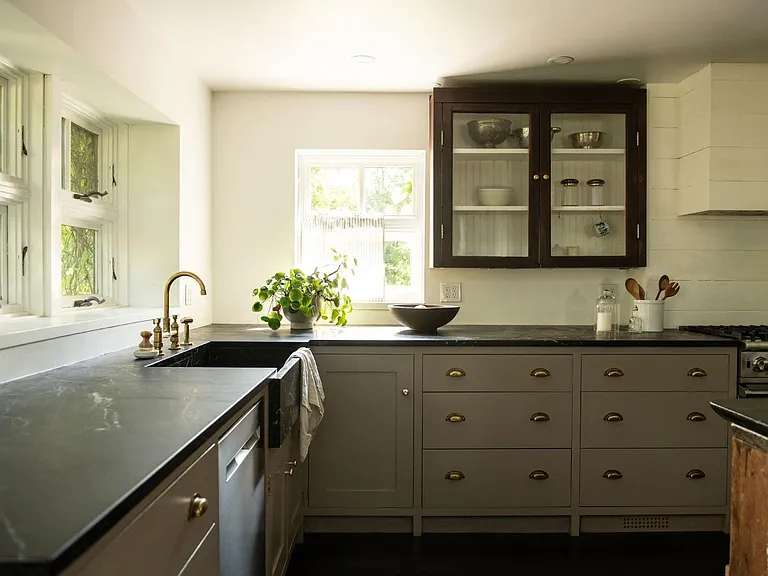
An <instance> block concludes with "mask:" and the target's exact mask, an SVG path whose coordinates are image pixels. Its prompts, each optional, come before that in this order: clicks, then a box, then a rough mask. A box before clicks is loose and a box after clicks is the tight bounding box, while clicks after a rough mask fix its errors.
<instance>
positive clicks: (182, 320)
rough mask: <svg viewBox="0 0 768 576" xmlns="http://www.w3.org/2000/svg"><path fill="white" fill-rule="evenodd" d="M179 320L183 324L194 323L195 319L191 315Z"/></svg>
mask: <svg viewBox="0 0 768 576" xmlns="http://www.w3.org/2000/svg"><path fill="white" fill-rule="evenodd" d="M179 322H181V323H182V324H192V322H194V320H193V319H192V317H190V316H184V318H182V319H181V320H179Z"/></svg>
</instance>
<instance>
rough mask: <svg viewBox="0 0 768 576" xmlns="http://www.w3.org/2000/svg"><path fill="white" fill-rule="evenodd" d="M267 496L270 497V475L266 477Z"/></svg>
mask: <svg viewBox="0 0 768 576" xmlns="http://www.w3.org/2000/svg"><path fill="white" fill-rule="evenodd" d="M267 496H272V475H271V474H270V475H269V476H267Z"/></svg>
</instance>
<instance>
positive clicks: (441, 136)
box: [440, 130, 445, 148]
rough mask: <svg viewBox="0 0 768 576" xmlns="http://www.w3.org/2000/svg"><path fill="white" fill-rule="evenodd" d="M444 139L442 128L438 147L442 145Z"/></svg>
mask: <svg viewBox="0 0 768 576" xmlns="http://www.w3.org/2000/svg"><path fill="white" fill-rule="evenodd" d="M444 141H445V134H444V133H443V131H442V130H440V148H442V147H443V142H444Z"/></svg>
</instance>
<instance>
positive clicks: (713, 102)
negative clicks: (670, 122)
mask: <svg viewBox="0 0 768 576" xmlns="http://www.w3.org/2000/svg"><path fill="white" fill-rule="evenodd" d="M680 86H681V94H680V100H679V111H680V160H679V170H680V204H679V214H680V215H681V216H693V215H718V216H745V215H747V216H756V215H759V216H766V215H768V65H766V64H709V65H708V66H706V67H705V68H703V69H702V70H700V71H699V72H697V73H696V74H694V75H693V76H691V77H690V78H687V79H686V80H684V81H683V82H682V83H681V85H680Z"/></svg>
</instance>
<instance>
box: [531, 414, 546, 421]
mask: <svg viewBox="0 0 768 576" xmlns="http://www.w3.org/2000/svg"><path fill="white" fill-rule="evenodd" d="M548 421H549V414H547V413H546V412H536V413H535V414H531V422H548Z"/></svg>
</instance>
